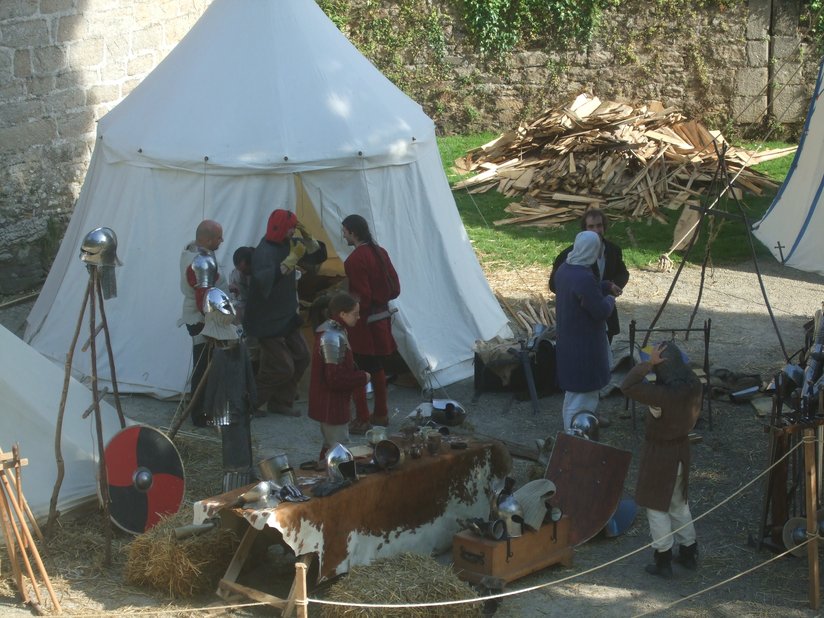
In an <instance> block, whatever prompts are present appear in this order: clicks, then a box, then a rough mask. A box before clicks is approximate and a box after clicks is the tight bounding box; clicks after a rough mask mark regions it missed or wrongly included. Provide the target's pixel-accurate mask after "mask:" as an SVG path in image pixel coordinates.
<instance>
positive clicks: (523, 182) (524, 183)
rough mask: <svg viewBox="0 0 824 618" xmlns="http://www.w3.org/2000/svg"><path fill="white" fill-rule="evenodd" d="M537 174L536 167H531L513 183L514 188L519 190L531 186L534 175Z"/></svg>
mask: <svg viewBox="0 0 824 618" xmlns="http://www.w3.org/2000/svg"><path fill="white" fill-rule="evenodd" d="M534 175H535V168H529V169H528V170H526V171H525V172H524V173H523V174H521V175H520V176H518V179H517V180H516V181H515V182H513V183H512V188H513V189H517V190H519V191H524V190H526V189H528V188H529V185H530V184H531V183H532V177H533V176H534Z"/></svg>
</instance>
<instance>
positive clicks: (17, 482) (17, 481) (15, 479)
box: [0, 444, 45, 541]
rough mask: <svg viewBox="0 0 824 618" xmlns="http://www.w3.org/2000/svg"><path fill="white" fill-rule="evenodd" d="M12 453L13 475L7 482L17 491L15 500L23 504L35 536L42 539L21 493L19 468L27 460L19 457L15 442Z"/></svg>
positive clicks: (41, 533)
mask: <svg viewBox="0 0 824 618" xmlns="http://www.w3.org/2000/svg"><path fill="white" fill-rule="evenodd" d="M3 454H4V453H3V449H2V448H0V455H3ZM12 454H13V457H14V459H13V461H14V477H12V476H9V482H10V483H11V487H12V489H13V490H14V491H16V492H17V501H18V502H20V504H21V505H22V506H23V510H24V511H26V516H27V517H28V518H29V522H30V523H31V525H32V528H34V532H35V534H37V538H38V539H40V540H41V541H44V540H45V538H44V537H43V532H42V531H41V530H40V526H39V525H38V524H37V519H36V518H35V516H34V513H32V512H31V507H30V506H29V501H28V500H26V496H24V495H23V479H22V475H21V473H20V469H21V467H22V466H24V465H26V464H27V463H28V462H27V461H26V460H21V459H20V452H19V450H18V447H17V445H16V444H15V445H14V446H13V447H12Z"/></svg>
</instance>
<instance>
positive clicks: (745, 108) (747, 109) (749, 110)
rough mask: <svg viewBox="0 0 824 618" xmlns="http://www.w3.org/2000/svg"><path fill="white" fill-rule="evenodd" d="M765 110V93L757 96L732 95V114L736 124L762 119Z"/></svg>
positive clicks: (756, 121) (754, 122)
mask: <svg viewBox="0 0 824 618" xmlns="http://www.w3.org/2000/svg"><path fill="white" fill-rule="evenodd" d="M766 112H767V95H766V94H765V95H763V96H759V97H742V96H734V97H733V99H732V115H733V118H735V123H736V124H756V123H759V122H761V121H762V120H763V119H764V114H766Z"/></svg>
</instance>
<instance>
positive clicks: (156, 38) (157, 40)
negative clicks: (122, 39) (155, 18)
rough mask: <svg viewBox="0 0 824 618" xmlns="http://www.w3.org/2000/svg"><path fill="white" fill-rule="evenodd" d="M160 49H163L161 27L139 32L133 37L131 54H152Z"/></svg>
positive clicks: (156, 26)
mask: <svg viewBox="0 0 824 618" xmlns="http://www.w3.org/2000/svg"><path fill="white" fill-rule="evenodd" d="M161 47H163V27H162V26H160V25H159V24H158V25H154V26H149V27H148V28H146V29H145V30H139V31H137V32H135V33H134V35H133V38H132V52H133V53H135V54H140V53H145V52H152V51H154V50H156V49H160V48H161Z"/></svg>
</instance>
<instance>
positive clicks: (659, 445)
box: [621, 342, 702, 578]
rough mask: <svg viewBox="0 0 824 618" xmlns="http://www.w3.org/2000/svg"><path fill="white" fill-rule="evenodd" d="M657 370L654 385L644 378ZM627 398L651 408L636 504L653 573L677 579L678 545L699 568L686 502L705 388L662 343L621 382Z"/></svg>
mask: <svg viewBox="0 0 824 618" xmlns="http://www.w3.org/2000/svg"><path fill="white" fill-rule="evenodd" d="M651 371H654V372H655V376H656V381H655V383H654V384H652V383H650V382H647V381H645V379H644V378H645V376H646V375H647V374H649V373H650V372H651ZM621 390H622V391H623V392H624V394H625V395H626V396H627V397H630V398H631V399H634V400H635V401H637V402H639V403H643V404H647V405H649V406H650V408H649V411H648V412H647V415H646V423H645V424H646V431H645V436H644V444H643V445H642V447H641V464H640V467H639V469H638V484H637V486H636V489H635V500H636V502H637V503H638V504H639V505H640V506H643V507H646V509H647V520H648V521H649V529H650V534H651V535H652V547H653V549H654V550H655V563H654V564H650V565H647V567H646V570H647V572H648V573H651V574H652V575H660V576H662V577H664V578H670V577H672V564H671V563H672V546H673V544H674V542H675V541H677V542H678V544H679V553H678V557H677V558H676V559H675V561H676V562H678V563H680V564H681V565H682V566H684V567H686V568H688V569H695V568H696V567H697V563H696V557H697V556H698V545H697V544H696V542H695V527H694V526H693V524H692V514H691V513H690V508H689V504H688V503H687V488H688V479H689V467H690V443H689V432H690V430H692V428H693V427H694V426H695V422H696V421H697V420H698V415H699V414H700V413H701V399H702V387H701V382H700V381H699V380H698V378H697V377H696V376H695V374H694V373H693V371H692V370H691V369H690V368H689V367H688V366H687V365H686V364H685V363H684V360H683V356H682V355H681V351H680V350H679V349H678V346H676V345H675V344H674V343H672V342H664V343H661V344H658V345H657V346H656V347H655V349H653V350H652V353H651V354H650V359H649V360H648V361H645V362H642V363H639V364H637V365H635V367H633V368H632V370H631V371H630V372H629V373H628V374H627V377H626V378H625V379H624V381H623V383H622V384H621Z"/></svg>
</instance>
